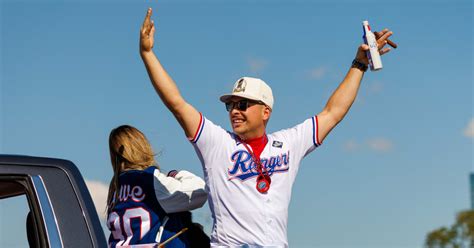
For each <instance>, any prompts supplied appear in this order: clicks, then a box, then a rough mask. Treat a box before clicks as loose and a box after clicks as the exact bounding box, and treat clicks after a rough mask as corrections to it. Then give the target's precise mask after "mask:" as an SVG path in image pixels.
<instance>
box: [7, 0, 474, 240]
mask: <svg viewBox="0 0 474 248" xmlns="http://www.w3.org/2000/svg"><path fill="white" fill-rule="evenodd" d="M148 7H152V8H153V9H154V18H153V19H154V20H155V23H156V26H157V33H156V44H155V52H156V53H157V54H158V56H159V58H160V59H161V61H162V63H163V64H164V66H165V68H166V69H167V70H168V72H169V73H170V74H171V76H172V77H173V78H174V79H175V81H176V82H177V84H178V86H179V87H180V90H181V93H182V94H183V96H184V97H185V98H186V99H187V100H188V102H190V103H191V104H193V105H194V106H195V107H196V108H197V109H198V110H199V111H201V112H203V113H204V115H205V116H206V117H207V118H209V119H211V120H212V121H213V122H214V123H218V124H220V125H222V126H223V127H226V128H230V126H229V124H228V120H227V114H226V111H225V108H224V106H223V104H221V103H220V102H219V101H218V97H219V96H220V95H221V94H223V93H226V92H228V91H230V88H231V87H232V85H233V83H234V81H235V80H236V79H238V78H239V77H241V76H244V75H246V76H255V77H260V78H262V79H264V80H265V81H266V82H267V83H269V84H270V85H271V86H272V88H273V93H274V96H275V105H274V111H273V114H272V118H271V121H270V123H269V126H268V131H269V132H273V131H277V130H279V129H282V128H287V127H290V126H292V125H295V124H297V123H299V122H301V121H303V120H304V119H306V118H308V117H310V116H311V115H314V114H317V113H319V112H320V111H321V110H322V108H323V107H324V105H325V103H326V101H327V99H328V97H329V96H330V94H331V92H332V91H333V90H334V89H335V88H336V87H337V85H338V84H339V82H340V81H341V80H342V78H343V76H344V75H345V73H346V72H347V70H348V68H349V65H350V63H351V61H352V59H353V58H354V55H355V52H356V49H357V46H358V45H359V44H360V43H361V42H362V38H361V36H362V27H361V23H362V21H363V20H366V19H367V20H369V22H370V23H371V26H372V29H375V30H380V29H382V28H384V27H388V28H390V29H391V30H393V31H394V35H393V37H392V39H393V40H394V41H396V42H397V43H398V44H399V48H398V49H396V50H394V51H392V52H390V53H389V54H388V55H386V56H383V57H382V60H383V64H384V69H383V70H382V71H379V72H368V73H366V75H365V77H364V80H363V83H362V86H361V89H360V91H359V96H358V99H357V100H356V102H355V103H354V105H353V107H352V109H351V111H350V113H349V114H348V116H347V117H346V119H345V120H344V121H343V122H342V123H340V124H339V126H338V127H336V129H335V130H333V132H332V133H331V134H330V135H329V136H328V137H327V139H326V140H325V143H324V145H323V146H322V147H320V148H318V149H317V150H316V151H315V152H313V153H312V154H311V155H310V156H308V157H307V158H305V160H303V162H302V164H301V169H300V173H299V175H298V177H297V179H296V183H295V187H294V190H293V196H292V201H291V204H290V209H289V226H288V237H289V242H290V246H291V247H421V246H422V244H423V241H424V237H425V234H426V233H427V232H429V231H430V230H433V229H435V228H437V227H440V226H442V225H450V224H452V223H453V221H454V216H455V214H456V213H457V212H458V211H460V210H463V209H467V208H469V205H470V204H469V200H470V199H469V190H468V187H469V182H468V174H469V173H470V171H472V169H473V166H474V164H473V163H474V162H473V161H474V159H473V152H474V150H473V136H474V119H473V118H474V111H473V93H474V92H473V75H472V68H473V64H472V59H473V47H472V44H473V32H472V24H473V19H472V15H473V14H472V13H473V7H472V1H461V0H456V1H448V0H438V1H420V0H418V1H391V2H388V1H384V2H380V1H349V0H335V1H283V0H282V1H231V0H229V1H200V2H199V3H196V2H195V1H159V2H157V1H125V0H122V1H79V0H75V1H53V0H51V1H43V0H39V1H28V0H24V1H8V0H2V1H1V2H0V28H1V30H0V31H1V36H0V54H1V56H0V59H1V61H0V62H1V63H0V65H1V66H0V103H1V105H0V153H4V154H26V155H35V156H46V157H59V158H65V159H69V160H71V161H73V162H74V163H75V164H76V165H77V166H78V167H79V169H80V171H81V173H82V174H83V176H84V178H85V179H86V180H87V181H88V183H89V185H90V186H91V187H94V188H95V189H96V190H95V194H96V196H95V198H96V200H97V199H99V200H100V199H102V198H103V197H102V196H101V195H100V193H101V192H102V193H103V191H104V190H105V184H107V183H108V181H109V180H110V178H111V175H112V170H111V166H110V162H109V158H108V150H107V149H108V148H107V138H108V134H109V131H110V130H111V129H112V128H114V127H116V126H118V125H121V124H125V123H126V124H131V125H134V126H136V127H137V128H139V129H141V130H142V131H143V132H144V133H145V134H146V135H147V136H148V138H149V139H150V141H151V142H152V144H153V147H154V148H155V150H156V151H157V152H159V153H160V155H159V157H158V161H159V163H160V165H161V167H162V168H163V169H164V170H171V169H186V170H189V171H192V172H194V173H196V174H198V175H202V171H201V167H200V164H199V161H198V158H197V156H196V155H195V153H194V150H193V148H192V146H191V145H190V144H189V142H188V141H187V140H186V138H185V136H184V134H183V132H182V130H181V129H180V127H179V126H178V124H177V122H176V121H175V120H174V118H173V117H172V115H171V114H170V113H169V112H168V110H167V109H166V108H165V107H164V106H163V104H162V103H161V101H160V100H159V98H158V96H157V95H156V94H155V92H154V91H153V88H152V86H151V84H150V82H149V79H148V76H147V75H146V71H145V69H144V66H143V64H142V62H141V60H140V57H139V54H138V34H139V28H140V25H141V23H142V21H143V17H144V14H145V12H146V9H147V8H148ZM209 216H210V214H209V210H208V209H207V206H206V208H203V209H200V210H197V211H195V217H196V219H198V220H199V221H201V222H203V223H204V224H206V225H207V226H208V225H209V224H210V222H209V221H210V220H209ZM207 230H209V227H207Z"/></svg>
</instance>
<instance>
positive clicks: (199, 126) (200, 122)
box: [191, 113, 202, 142]
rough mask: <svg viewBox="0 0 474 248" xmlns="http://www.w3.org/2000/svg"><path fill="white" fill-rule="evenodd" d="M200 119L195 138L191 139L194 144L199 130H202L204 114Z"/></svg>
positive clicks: (200, 114)
mask: <svg viewBox="0 0 474 248" xmlns="http://www.w3.org/2000/svg"><path fill="white" fill-rule="evenodd" d="M199 117H200V119H199V125H198V128H197V130H196V132H195V133H194V136H193V138H192V139H191V141H193V142H194V141H195V140H196V138H197V135H198V134H199V130H200V129H201V125H202V113H199Z"/></svg>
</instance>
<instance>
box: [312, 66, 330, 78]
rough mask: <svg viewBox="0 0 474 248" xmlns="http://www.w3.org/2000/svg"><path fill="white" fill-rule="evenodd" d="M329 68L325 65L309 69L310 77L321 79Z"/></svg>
mask: <svg viewBox="0 0 474 248" xmlns="http://www.w3.org/2000/svg"><path fill="white" fill-rule="evenodd" d="M326 72H327V69H326V68H325V67H317V68H313V69H311V70H309V72H308V77H309V79H315V80H317V79H321V78H323V77H324V76H325V75H326Z"/></svg>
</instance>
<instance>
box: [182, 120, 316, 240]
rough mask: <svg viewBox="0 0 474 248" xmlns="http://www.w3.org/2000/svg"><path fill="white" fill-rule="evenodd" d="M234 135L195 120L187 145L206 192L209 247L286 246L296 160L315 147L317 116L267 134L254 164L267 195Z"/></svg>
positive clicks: (248, 157) (250, 158) (250, 161)
mask: <svg viewBox="0 0 474 248" xmlns="http://www.w3.org/2000/svg"><path fill="white" fill-rule="evenodd" d="M236 137H237V136H236V135H235V134H233V133H232V132H228V131H226V130H224V129H223V128H221V127H219V126H217V125H215V124H213V123H212V122H211V121H209V120H208V119H206V118H204V117H203V116H202V115H201V121H200V124H199V128H198V130H197V132H196V134H195V136H194V138H193V139H192V140H191V142H192V143H193V145H194V147H195V149H196V152H197V154H198V156H199V159H200V160H201V163H202V165H203V169H204V176H205V180H206V185H207V187H209V198H208V200H209V205H210V208H211V212H212V217H213V220H214V224H213V228H212V235H211V246H212V247H288V239H287V221H288V206H289V203H290V199H291V190H292V187H293V182H294V180H295V177H296V174H297V173H298V168H299V165H300V161H301V159H302V158H303V157H304V156H306V155H307V154H308V153H309V152H311V151H313V150H314V149H315V148H316V147H318V146H319V145H320V142H319V141H318V119H317V116H314V117H312V118H309V119H307V120H305V121H304V122H303V123H301V124H299V125H297V126H295V127H293V128H290V129H285V130H281V131H278V132H275V133H272V134H269V135H268V134H267V138H268V143H267V145H266V146H265V148H264V149H263V151H262V153H261V155H260V160H261V162H262V165H263V166H265V167H266V168H267V171H268V172H269V175H270V176H271V185H270V189H269V191H268V192H267V193H265V194H262V193H259V192H258V191H257V189H256V178H257V176H258V172H257V169H256V166H255V163H254V162H253V160H252V156H251V155H250V154H249V153H248V151H247V150H246V148H245V146H244V145H243V144H242V143H240V142H239V141H238V139H236Z"/></svg>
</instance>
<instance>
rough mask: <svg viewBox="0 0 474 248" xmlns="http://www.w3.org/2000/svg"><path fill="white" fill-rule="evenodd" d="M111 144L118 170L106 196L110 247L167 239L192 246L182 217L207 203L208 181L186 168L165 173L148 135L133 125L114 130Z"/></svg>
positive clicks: (187, 215) (183, 245)
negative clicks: (206, 186)
mask: <svg viewBox="0 0 474 248" xmlns="http://www.w3.org/2000/svg"><path fill="white" fill-rule="evenodd" d="M109 149H110V160H111V162H112V169H113V171H114V175H113V177H112V180H111V182H110V187H109V194H108V197H107V216H108V218H107V226H108V228H109V230H110V231H111V234H110V237H109V245H110V247H120V246H129V245H135V244H159V243H163V242H166V243H167V244H166V247H190V242H189V240H188V238H187V234H186V232H185V231H186V230H187V229H186V226H185V224H184V223H185V221H183V218H188V217H189V212H185V211H189V210H193V209H196V208H200V207H202V206H203V205H204V203H205V202H206V200H207V191H206V190H205V183H204V181H203V180H202V179H201V178H199V177H197V176H195V175H194V174H192V173H190V172H188V171H184V170H181V171H179V172H177V171H171V172H170V173H169V174H168V175H165V174H163V173H162V172H161V171H160V168H159V166H158V165H157V163H156V161H155V154H154V152H153V150H152V147H151V145H150V143H149V142H148V140H147V139H146V137H145V135H144V134H143V133H142V132H140V131H139V130H138V129H136V128H134V127H132V126H129V125H123V126H119V127H117V128H115V129H113V130H112V131H111V132H110V136H109ZM183 211H184V212H183Z"/></svg>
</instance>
